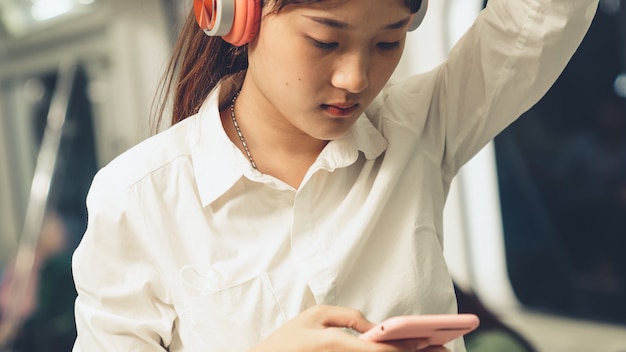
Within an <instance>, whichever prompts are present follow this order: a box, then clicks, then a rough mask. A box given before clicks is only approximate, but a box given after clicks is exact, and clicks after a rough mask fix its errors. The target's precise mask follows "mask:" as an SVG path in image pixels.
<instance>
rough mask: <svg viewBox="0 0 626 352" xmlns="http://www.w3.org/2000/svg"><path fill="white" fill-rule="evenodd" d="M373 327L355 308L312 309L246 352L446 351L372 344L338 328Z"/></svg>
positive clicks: (418, 343)
mask: <svg viewBox="0 0 626 352" xmlns="http://www.w3.org/2000/svg"><path fill="white" fill-rule="evenodd" d="M374 326H375V324H374V323H372V322H370V321H369V320H367V319H366V318H365V317H364V316H363V314H362V313H361V312H359V311H358V310H356V309H351V308H343V307H336V306H324V305H319V306H314V307H312V308H309V309H307V310H305V311H304V312H302V313H300V314H299V315H298V316H297V317H295V318H294V319H292V320H290V321H288V322H287V323H286V324H285V325H283V326H282V327H281V328H280V329H278V330H276V331H275V332H274V333H273V334H272V335H270V336H269V337H268V338H267V339H265V340H264V341H262V342H261V343H259V344H258V345H256V346H254V347H253V348H252V349H251V350H250V351H249V352H270V351H271V352H283V351H284V352H307V351H311V352H330V351H346V352H347V351H363V352H403V351H411V352H415V351H419V352H446V351H448V349H446V348H444V347H442V346H431V347H428V342H427V341H425V340H423V339H422V340H402V341H394V342H389V343H375V342H369V341H365V340H361V339H359V338H357V337H355V336H353V335H350V334H348V333H346V332H345V331H342V330H341V329H338V328H349V329H352V330H355V331H357V332H360V333H363V332H365V331H367V330H368V329H370V328H372V327H374Z"/></svg>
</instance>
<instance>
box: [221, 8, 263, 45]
mask: <svg viewBox="0 0 626 352" xmlns="http://www.w3.org/2000/svg"><path fill="white" fill-rule="evenodd" d="M260 24H261V0H236V6H235V18H234V21H233V26H232V29H231V31H230V32H229V33H228V34H226V35H224V36H223V37H222V38H223V39H224V40H225V41H227V42H229V43H231V44H232V45H234V46H242V45H245V44H247V43H248V42H250V41H251V40H252V39H254V37H255V36H256V35H257V34H258V33H259V27H260Z"/></svg>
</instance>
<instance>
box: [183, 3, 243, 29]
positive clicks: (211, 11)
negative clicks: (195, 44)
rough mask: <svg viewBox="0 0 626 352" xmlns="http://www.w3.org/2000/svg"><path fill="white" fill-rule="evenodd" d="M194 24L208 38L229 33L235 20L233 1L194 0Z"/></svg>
mask: <svg viewBox="0 0 626 352" xmlns="http://www.w3.org/2000/svg"><path fill="white" fill-rule="evenodd" d="M193 9H194V14H195V16H196V22H198V25H199V26H200V28H202V30H204V33H206V34H207V35H209V36H218V35H225V34H228V32H230V30H231V28H232V26H233V20H234V18H235V2H234V0H194V1H193Z"/></svg>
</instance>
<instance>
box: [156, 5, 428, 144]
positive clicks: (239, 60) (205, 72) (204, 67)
mask: <svg viewBox="0 0 626 352" xmlns="http://www.w3.org/2000/svg"><path fill="white" fill-rule="evenodd" d="M265 1H267V0H265ZM265 1H263V0H262V1H261V2H262V3H263V2H265ZM270 1H271V2H273V3H274V5H273V9H272V12H273V13H277V12H279V11H281V10H282V9H283V8H284V7H285V6H288V5H306V4H313V3H316V2H321V1H328V0H270ZM404 2H405V4H406V5H407V7H408V8H409V9H410V11H411V13H416V12H417V11H418V10H419V9H420V7H421V5H422V0H404ZM247 68H248V46H247V45H244V46H241V47H236V46H233V45H231V44H229V43H227V42H225V41H224V40H223V39H222V38H221V37H209V36H207V35H206V34H204V32H203V31H202V30H201V29H200V27H199V26H198V25H197V23H196V19H195V15H194V12H193V9H192V10H191V12H190V13H189V15H188V16H187V19H186V21H185V23H184V25H183V27H182V29H181V32H180V35H179V36H178V40H177V42H176V44H175V45H174V48H173V50H172V55H171V57H170V60H169V62H168V64H167V68H166V70H165V74H164V76H163V78H162V80H161V82H160V84H159V88H158V90H157V95H156V97H155V102H157V104H158V109H157V111H156V115H155V116H154V118H155V125H154V130H155V132H156V131H157V130H158V129H159V127H160V126H161V125H162V123H163V118H164V114H165V111H166V109H167V106H168V104H169V100H170V99H173V100H172V102H171V103H172V116H171V119H170V123H171V125H174V124H176V123H178V122H180V121H182V120H184V119H186V118H187V117H189V116H191V115H193V114H195V113H197V112H198V110H199V109H200V106H201V105H202V103H203V102H204V100H205V99H206V97H207V95H208V94H209V93H210V92H211V91H212V90H213V89H214V88H215V87H216V86H217V84H218V83H219V82H220V81H221V80H222V79H224V78H225V77H228V76H232V75H234V76H233V77H234V79H235V81H237V80H241V78H242V77H243V75H235V74H236V73H239V72H243V71H245V70H246V69H247ZM236 83H240V82H236ZM233 94H234V92H233Z"/></svg>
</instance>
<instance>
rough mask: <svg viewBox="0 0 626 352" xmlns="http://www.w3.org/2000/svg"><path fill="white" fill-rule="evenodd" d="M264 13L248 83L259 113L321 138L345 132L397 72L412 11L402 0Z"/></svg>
mask: <svg viewBox="0 0 626 352" xmlns="http://www.w3.org/2000/svg"><path fill="white" fill-rule="evenodd" d="M271 8H272V5H271V4H269V5H268V6H265V8H264V12H263V14H264V17H263V20H262V23H261V28H260V32H259V35H258V36H257V37H256V38H255V39H254V40H253V41H252V42H251V43H250V44H249V58H248V61H249V68H248V73H247V76H246V82H245V83H244V89H245V90H246V94H249V97H250V96H251V97H252V98H251V99H254V103H255V107H256V109H258V111H257V113H258V114H259V117H261V118H269V119H271V120H272V123H273V124H274V125H275V126H276V127H283V128H286V129H292V130H294V131H297V132H299V133H303V134H304V135H308V136H310V137H313V138H315V139H318V140H332V139H336V138H339V137H341V136H342V135H343V134H345V133H346V132H347V131H348V129H349V128H350V126H352V125H353V124H354V122H355V121H356V119H357V118H358V117H359V115H360V114H361V113H362V112H363V111H364V110H365V108H366V107H367V106H368V105H369V104H370V103H371V102H372V100H373V99H374V97H375V96H376V95H377V94H378V93H379V92H380V90H381V89H382V87H383V86H384V85H385V83H386V82H387V80H388V79H389V77H390V76H391V74H392V73H393V71H394V69H395V68H396V66H397V64H398V62H399V60H400V57H401V54H402V51H403V49H404V43H405V39H406V32H407V28H408V22H409V21H410V19H411V13H410V11H409V9H408V8H407V7H406V5H405V4H404V1H403V0H338V1H337V0H331V1H321V2H318V3H316V4H313V5H306V6H305V5H292V6H287V7H285V8H283V9H282V10H281V11H280V12H278V13H277V14H269V15H267V16H265V15H266V14H267V13H268V12H269V11H271Z"/></svg>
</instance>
